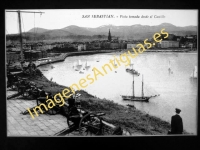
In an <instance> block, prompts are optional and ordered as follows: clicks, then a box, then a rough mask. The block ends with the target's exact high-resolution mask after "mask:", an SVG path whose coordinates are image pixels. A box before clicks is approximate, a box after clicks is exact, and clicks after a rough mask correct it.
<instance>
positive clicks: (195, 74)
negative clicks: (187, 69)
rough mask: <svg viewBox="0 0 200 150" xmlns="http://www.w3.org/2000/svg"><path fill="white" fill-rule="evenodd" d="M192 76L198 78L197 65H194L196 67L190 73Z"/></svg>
mask: <svg viewBox="0 0 200 150" xmlns="http://www.w3.org/2000/svg"><path fill="white" fill-rule="evenodd" d="M190 77H191V78H197V66H194V69H193V71H192V73H191V75H190Z"/></svg>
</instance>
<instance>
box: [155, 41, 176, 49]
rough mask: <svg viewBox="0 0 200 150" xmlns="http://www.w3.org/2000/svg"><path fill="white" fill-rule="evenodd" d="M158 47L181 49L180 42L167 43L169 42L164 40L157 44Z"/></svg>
mask: <svg viewBox="0 0 200 150" xmlns="http://www.w3.org/2000/svg"><path fill="white" fill-rule="evenodd" d="M157 46H158V47H160V48H173V47H179V42H178V41H167V40H162V41H161V42H159V43H158V44H157Z"/></svg>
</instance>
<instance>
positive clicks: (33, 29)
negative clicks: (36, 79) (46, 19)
mask: <svg viewBox="0 0 200 150" xmlns="http://www.w3.org/2000/svg"><path fill="white" fill-rule="evenodd" d="M46 31H48V29H44V28H38V27H36V28H32V29H31V30H29V31H28V32H34V33H44V32H46Z"/></svg>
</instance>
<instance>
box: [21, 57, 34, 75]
mask: <svg viewBox="0 0 200 150" xmlns="http://www.w3.org/2000/svg"><path fill="white" fill-rule="evenodd" d="M36 69H37V67H36V65H35V64H34V63H33V62H32V61H30V62H29V64H28V67H27V69H24V68H23V70H24V71H25V73H28V74H29V75H30V76H33V75H35V74H36Z"/></svg>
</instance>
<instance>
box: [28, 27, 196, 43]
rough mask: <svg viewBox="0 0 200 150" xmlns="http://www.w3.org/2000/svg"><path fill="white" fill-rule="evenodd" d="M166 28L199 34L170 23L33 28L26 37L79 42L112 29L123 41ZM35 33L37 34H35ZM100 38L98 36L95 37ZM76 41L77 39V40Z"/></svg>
mask: <svg viewBox="0 0 200 150" xmlns="http://www.w3.org/2000/svg"><path fill="white" fill-rule="evenodd" d="M163 28H165V31H166V32H168V33H171V34H175V35H179V36H184V35H191V34H197V26H185V27H178V26H175V25H173V24H170V23H162V24H160V25H154V26H149V25H141V24H134V25H131V26H115V25H111V24H109V25H103V26H99V27H96V28H87V27H79V26H75V25H70V26H67V27H65V28H62V29H54V30H48V29H43V28H35V29H34V28H33V29H31V30H29V31H28V32H27V33H26V35H30V36H31V37H33V33H35V32H36V33H37V34H35V35H34V36H37V37H38V39H39V40H40V39H56V38H67V39H70V38H71V39H72V38H73V39H74V38H75V37H78V39H79V40H81V39H84V38H89V39H90V38H91V37H92V36H93V37H94V35H104V36H103V37H105V36H108V31H109V29H110V32H111V35H112V36H115V37H120V38H121V39H130V38H131V39H134V40H138V39H141V40H142V39H146V38H152V36H153V35H154V33H156V32H160V31H161V29H163ZM34 31H35V32H34ZM95 37H98V36H95ZM75 39H76V38H75Z"/></svg>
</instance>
